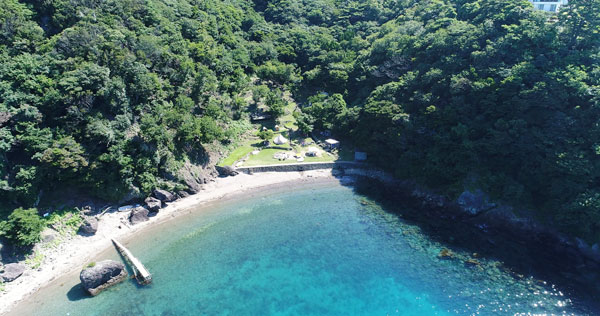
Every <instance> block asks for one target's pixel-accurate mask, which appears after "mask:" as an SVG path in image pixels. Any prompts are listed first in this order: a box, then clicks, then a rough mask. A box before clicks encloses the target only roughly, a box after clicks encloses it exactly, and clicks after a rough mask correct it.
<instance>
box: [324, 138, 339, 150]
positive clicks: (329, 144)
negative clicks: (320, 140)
mask: <svg viewBox="0 0 600 316" xmlns="http://www.w3.org/2000/svg"><path fill="white" fill-rule="evenodd" d="M325 144H327V147H328V148H329V149H334V148H338V147H340V142H339V141H337V140H335V139H333V138H329V139H326V140H325Z"/></svg>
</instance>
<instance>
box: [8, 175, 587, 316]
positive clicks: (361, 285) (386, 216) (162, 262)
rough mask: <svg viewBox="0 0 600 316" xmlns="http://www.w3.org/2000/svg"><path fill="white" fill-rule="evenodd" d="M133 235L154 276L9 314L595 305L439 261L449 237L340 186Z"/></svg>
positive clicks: (445, 310)
mask: <svg viewBox="0 0 600 316" xmlns="http://www.w3.org/2000/svg"><path fill="white" fill-rule="evenodd" d="M126 245H127V246H128V247H129V249H130V250H131V251H132V252H133V253H134V254H135V255H136V256H137V257H138V258H139V259H140V260H141V261H142V262H143V263H144V264H145V265H146V267H147V268H148V269H149V270H150V272H152V273H153V276H154V282H153V283H152V284H151V285H149V286H145V287H140V286H138V285H137V284H136V283H135V282H134V281H133V280H128V281H125V282H124V283H121V284H119V285H117V286H115V287H113V288H111V289H109V290H107V291H105V292H103V293H102V294H100V295H99V296H97V297H94V298H89V297H87V296H85V295H84V294H83V290H82V289H81V288H80V287H79V286H78V285H77V284H78V281H79V280H78V279H77V275H73V276H72V277H69V278H65V279H64V280H63V279H61V280H59V281H58V282H57V283H56V284H52V285H50V286H49V287H47V288H45V289H43V290H41V291H40V292H39V293H38V294H36V295H35V296H34V297H33V298H31V299H30V300H28V301H25V302H23V303H21V304H20V305H19V306H17V308H16V309H15V310H14V311H13V312H12V313H11V315H71V316H74V315H515V314H519V315H591V313H590V312H589V311H587V310H586V307H585V306H580V305H579V304H578V303H577V302H573V301H572V300H571V299H570V298H569V295H568V293H562V292H560V290H559V289H557V288H556V287H554V286H553V285H551V284H545V283H544V282H543V281H542V280H534V279H532V278H529V277H527V276H524V277H518V278H517V277H515V276H514V275H513V274H511V273H510V272H509V271H508V269H505V267H503V266H502V264H501V263H500V262H493V261H489V260H486V259H485V258H476V260H477V262H478V263H480V264H468V263H465V262H464V260H461V259H458V257H460V256H457V257H456V258H454V259H440V258H439V257H438V254H439V253H440V251H441V250H442V249H443V245H440V244H438V243H436V242H433V241H431V240H430V239H428V237H427V236H426V235H424V234H422V233H421V232H420V230H419V228H418V227H416V226H414V225H410V224H408V223H406V222H404V221H403V220H402V219H401V218H399V217H398V216H397V215H394V214H390V213H388V212H386V211H385V210H383V209H382V208H381V207H379V206H378V205H377V204H376V203H374V202H373V201H370V200H368V199H367V198H365V197H363V196H360V195H357V194H356V193H354V192H353V190H352V189H351V188H348V187H344V186H341V185H338V184H331V185H328V186H327V187H324V186H318V187H315V188H302V189H296V190H293V188H289V189H288V190H284V191H279V192H271V193H269V194H261V195H258V196H250V197H249V196H246V197H245V198H240V199H235V200H232V201H228V202H225V203H221V204H218V205H213V206H211V207H209V208H207V209H205V210H203V211H202V212H201V213H200V212H199V213H198V214H192V215H189V216H182V217H181V218H177V219H175V220H172V221H170V222H168V223H165V224H162V225H159V226H157V227H153V228H151V229H149V230H147V231H145V232H143V233H142V234H141V235H140V236H137V237H136V238H135V239H131V240H130V241H129V242H127V243H126ZM453 251H455V252H456V253H457V255H458V253H459V252H460V251H459V250H453ZM103 258H111V259H117V260H120V259H119V258H118V256H117V254H116V252H114V251H112V250H110V251H107V252H105V253H103V254H102V255H101V256H100V258H99V259H103ZM474 260H475V258H474Z"/></svg>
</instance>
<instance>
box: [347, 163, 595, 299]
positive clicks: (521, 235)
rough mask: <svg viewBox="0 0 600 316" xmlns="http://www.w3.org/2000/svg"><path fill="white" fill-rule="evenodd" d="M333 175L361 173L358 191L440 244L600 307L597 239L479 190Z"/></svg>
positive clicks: (379, 174)
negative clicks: (443, 190)
mask: <svg viewBox="0 0 600 316" xmlns="http://www.w3.org/2000/svg"><path fill="white" fill-rule="evenodd" d="M337 176H338V177H358V178H360V179H361V180H356V181H354V186H355V188H356V190H357V191H359V193H362V194H365V195H367V196H371V197H373V198H375V199H377V200H378V201H379V202H381V203H383V204H387V206H388V207H389V209H390V210H396V211H397V212H398V213H399V214H400V215H402V217H403V218H404V219H407V220H410V221H413V222H415V223H417V224H418V225H419V226H420V227H422V228H423V229H424V230H426V231H427V232H428V234H430V235H431V236H436V237H437V238H438V239H439V240H440V241H442V242H443V243H445V244H448V245H452V246H453V247H458V248H460V249H468V250H472V252H474V253H475V252H476V253H478V255H480V256H489V257H493V258H497V259H498V260H500V261H502V262H504V263H505V266H506V267H508V268H509V269H511V270H512V272H513V274H514V276H515V277H518V278H519V277H523V275H533V276H534V277H536V278H540V279H544V280H549V281H551V282H553V283H555V284H557V285H560V286H561V287H562V288H563V289H565V291H569V292H571V293H574V292H577V296H578V297H580V298H581V299H582V300H585V301H587V302H588V303H591V305H593V306H595V308H596V309H598V310H600V304H599V303H598V302H600V249H599V246H598V244H595V245H593V246H590V245H588V244H587V243H585V242H584V241H583V240H581V239H579V238H576V237H572V236H567V235H565V234H562V233H560V232H558V231H556V230H554V229H552V228H551V227H548V226H545V225H543V224H541V223H539V222H538V221H536V220H535V219H533V218H531V217H526V216H522V215H521V216H519V215H517V212H516V211H515V209H514V208H513V207H512V206H510V205H504V204H500V203H494V202H491V201H490V199H489V198H488V197H487V196H486V195H485V193H483V192H481V191H479V190H474V191H465V192H463V193H462V194H461V195H460V196H459V198H458V199H456V200H449V199H447V198H446V197H444V196H442V195H439V194H436V193H434V192H431V191H429V190H427V189H424V188H422V187H420V186H418V185H417V184H415V183H414V182H412V181H402V180H398V179H395V178H394V177H392V176H391V175H389V174H388V173H386V172H384V171H381V170H376V169H357V168H347V169H340V170H339V171H337ZM521 213H526V212H518V214H521ZM444 255H445V254H444V253H440V256H441V257H444Z"/></svg>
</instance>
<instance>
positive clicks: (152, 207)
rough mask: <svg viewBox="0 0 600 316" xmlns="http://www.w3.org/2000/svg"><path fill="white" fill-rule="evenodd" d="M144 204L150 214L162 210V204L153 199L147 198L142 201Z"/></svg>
mask: <svg viewBox="0 0 600 316" xmlns="http://www.w3.org/2000/svg"><path fill="white" fill-rule="evenodd" d="M144 203H145V204H146V208H147V209H148V210H149V211H150V212H158V210H160V209H161V208H162V202H161V201H160V200H159V199H157V198H154V197H151V196H149V197H147V198H146V199H145V200H144Z"/></svg>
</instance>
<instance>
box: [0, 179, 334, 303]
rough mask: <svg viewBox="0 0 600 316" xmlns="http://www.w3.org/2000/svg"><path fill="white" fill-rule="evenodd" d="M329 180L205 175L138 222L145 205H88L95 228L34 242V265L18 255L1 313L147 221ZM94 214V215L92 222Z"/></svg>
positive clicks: (87, 223)
mask: <svg viewBox="0 0 600 316" xmlns="http://www.w3.org/2000/svg"><path fill="white" fill-rule="evenodd" d="M329 181H336V182H337V180H336V179H335V178H334V177H332V174H331V170H314V171H307V172H287V173H279V172H267V173H261V174H256V175H246V174H241V175H238V176H236V177H218V178H215V179H214V180H213V181H210V180H208V181H207V183H206V184H205V185H204V186H203V189H201V191H200V192H199V193H197V194H193V195H189V196H187V197H184V198H179V199H177V200H176V201H172V202H166V203H165V207H164V208H162V209H160V210H159V211H158V212H149V211H148V212H149V213H148V215H149V216H148V217H147V218H148V219H147V220H142V221H140V222H138V223H137V224H132V222H131V219H132V218H136V217H137V215H136V216H132V214H136V213H140V211H141V214H142V215H141V217H142V218H145V216H144V215H145V214H144V213H145V211H143V210H146V208H145V207H141V206H138V207H134V209H128V210H126V211H122V212H119V211H118V209H117V208H112V209H111V210H108V211H105V212H102V209H101V208H96V209H94V210H91V211H86V212H85V213H87V214H86V215H85V216H86V220H85V221H84V224H83V225H82V229H83V227H86V228H85V229H89V230H92V231H93V230H95V233H93V234H81V233H80V234H77V235H65V236H61V237H60V238H48V239H47V240H46V241H42V242H41V243H40V244H38V245H37V246H36V247H37V250H38V251H39V254H40V255H41V257H40V258H41V259H40V262H39V263H38V264H36V265H35V266H32V265H31V264H28V263H27V262H26V260H21V261H20V262H19V264H20V265H22V266H23V267H24V271H23V273H22V274H21V275H20V277H19V278H17V279H15V280H14V281H13V282H10V283H5V284H4V287H5V288H4V291H0V314H6V313H8V312H9V311H10V310H11V309H13V308H14V307H15V305H16V304H17V303H18V302H21V301H23V300H27V298H28V297H30V296H31V295H33V294H35V293H36V292H37V291H38V290H39V289H40V288H42V287H44V286H46V285H48V284H49V283H50V282H53V281H55V280H56V279H59V278H61V277H63V276H65V275H69V274H72V273H74V272H77V273H79V272H80V271H81V270H82V269H83V268H85V267H86V266H87V265H88V264H89V263H90V262H92V261H95V260H97V259H96V258H97V256H98V254H99V253H101V252H102V251H104V250H106V249H109V248H110V247H112V243H111V238H115V239H119V240H124V242H126V240H127V238H131V237H132V236H134V235H135V234H136V233H138V232H141V231H142V230H144V229H145V228H147V227H150V226H152V225H156V224H158V223H162V222H166V221H168V220H170V219H172V218H175V217H177V216H180V215H184V214H189V213H191V212H192V211H193V212H198V213H201V212H202V210H203V208H202V206H203V205H207V204H209V203H213V202H221V201H223V200H227V199H229V198H234V197H243V196H244V195H245V194H249V193H251V192H253V191H254V190H261V191H262V190H273V189H275V188H277V187H279V186H284V187H289V185H290V184H302V183H305V184H308V183H311V184H317V183H320V182H329ZM134 206H135V205H134ZM146 211H147V210H146ZM94 218H96V219H97V221H96V222H95V221H94Z"/></svg>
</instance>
